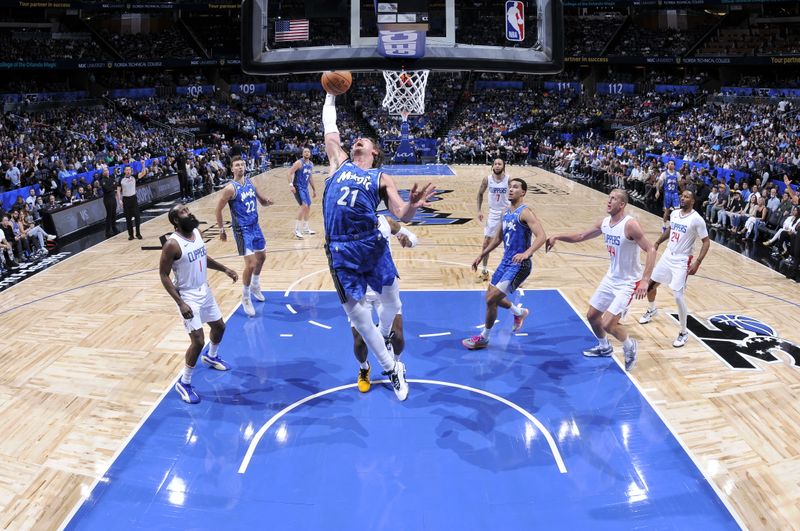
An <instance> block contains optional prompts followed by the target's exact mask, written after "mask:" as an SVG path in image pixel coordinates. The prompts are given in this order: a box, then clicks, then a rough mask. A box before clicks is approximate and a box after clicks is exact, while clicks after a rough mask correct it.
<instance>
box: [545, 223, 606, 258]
mask: <svg viewBox="0 0 800 531" xmlns="http://www.w3.org/2000/svg"><path fill="white" fill-rule="evenodd" d="M602 223H603V220H601V219H598V220H597V221H596V222H595V224H594V225H592V227H591V228H590V229H587V230H585V231H583V232H576V233H573V234H556V235H555V236H550V237H549V238H548V239H547V245H545V251H546V252H549V251H550V249H552V248H553V247H554V246H555V244H556V242H567V243H578V242H582V241H584V240H591V239H592V238H597V237H598V236H600V235H601V234H602V233H603V231H602V230H601V229H600V226H601V224H602Z"/></svg>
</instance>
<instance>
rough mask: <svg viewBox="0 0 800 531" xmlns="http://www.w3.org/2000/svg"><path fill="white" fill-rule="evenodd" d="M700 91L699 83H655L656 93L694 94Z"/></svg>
mask: <svg viewBox="0 0 800 531" xmlns="http://www.w3.org/2000/svg"><path fill="white" fill-rule="evenodd" d="M697 92H700V86H699V85H656V93H658V94H665V93H669V94H696V93H697Z"/></svg>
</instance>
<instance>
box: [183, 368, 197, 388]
mask: <svg viewBox="0 0 800 531" xmlns="http://www.w3.org/2000/svg"><path fill="white" fill-rule="evenodd" d="M193 371H194V367H189V366H188V365H184V367H183V372H182V373H181V383H185V384H191V383H192V372H193Z"/></svg>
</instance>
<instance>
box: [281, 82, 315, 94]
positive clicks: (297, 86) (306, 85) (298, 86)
mask: <svg viewBox="0 0 800 531" xmlns="http://www.w3.org/2000/svg"><path fill="white" fill-rule="evenodd" d="M288 88H289V90H292V91H297V92H308V91H309V90H320V91H321V90H322V84H321V83H319V82H318V81H313V82H303V83H301V82H297V83H289V85H288Z"/></svg>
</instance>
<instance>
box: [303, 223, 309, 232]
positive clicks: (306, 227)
mask: <svg viewBox="0 0 800 531" xmlns="http://www.w3.org/2000/svg"><path fill="white" fill-rule="evenodd" d="M303 229H304V230H308V221H304V222H303Z"/></svg>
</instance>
